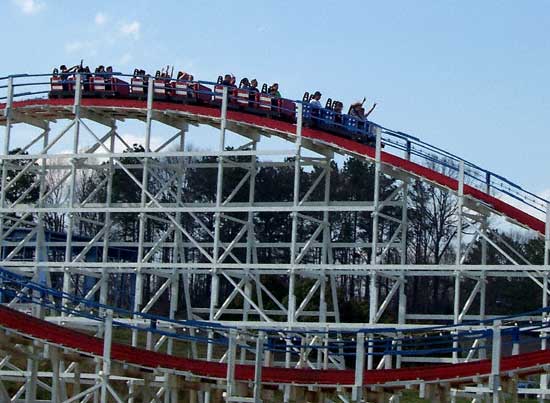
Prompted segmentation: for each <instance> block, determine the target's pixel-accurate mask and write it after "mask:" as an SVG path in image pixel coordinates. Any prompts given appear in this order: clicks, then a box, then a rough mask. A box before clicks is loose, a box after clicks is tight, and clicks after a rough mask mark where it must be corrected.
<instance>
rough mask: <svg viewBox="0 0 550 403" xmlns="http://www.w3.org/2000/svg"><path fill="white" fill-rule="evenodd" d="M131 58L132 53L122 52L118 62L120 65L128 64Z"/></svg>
mask: <svg viewBox="0 0 550 403" xmlns="http://www.w3.org/2000/svg"><path fill="white" fill-rule="evenodd" d="M131 60H132V55H131V54H130V53H124V54H123V55H122V57H121V58H120V60H119V61H118V62H119V63H120V64H122V65H125V64H128V63H129V62H130V61H131Z"/></svg>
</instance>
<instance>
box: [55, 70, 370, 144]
mask: <svg viewBox="0 0 550 403" xmlns="http://www.w3.org/2000/svg"><path fill="white" fill-rule="evenodd" d="M173 73H174V72H173V68H172V72H169V70H168V67H167V68H166V70H164V69H162V70H158V71H157V72H156V73H155V75H154V76H151V75H150V74H147V73H146V71H145V70H143V69H139V68H136V69H135V70H134V73H133V75H132V76H131V78H130V83H128V82H126V81H123V80H121V79H119V78H118V77H117V74H115V73H113V69H112V67H111V66H108V67H107V68H105V67H104V66H98V67H97V68H96V69H95V71H94V73H91V70H90V68H89V67H87V66H86V67H84V66H82V63H81V64H80V65H77V66H73V67H71V68H67V67H66V66H65V65H62V66H61V67H60V68H59V70H58V69H54V72H53V75H52V78H51V92H50V94H49V96H50V97H52V98H62V97H72V96H74V83H75V74H80V75H81V79H82V90H83V94H82V96H83V97H91V98H94V97H101V98H107V97H111V98H134V99H141V100H145V99H146V98H147V93H148V88H149V85H152V89H153V94H154V98H155V100H158V101H167V102H177V103H191V104H198V105H205V106H215V107H220V105H221V103H222V100H223V92H224V89H225V88H227V92H228V105H227V106H228V108H229V109H232V110H238V111H242V112H246V113H251V114H255V115H262V116H267V117H270V118H274V119H279V120H283V121H288V122H292V123H295V122H296V103H295V102H293V101H291V100H288V99H285V98H282V97H281V93H280V92H279V84H278V83H273V84H272V85H270V86H268V85H267V84H263V85H262V87H261V89H259V88H258V86H259V85H258V80H257V79H255V78H254V79H252V80H248V78H243V79H241V81H240V82H239V85H238V86H237V85H236V82H237V80H236V78H235V76H234V75H232V74H225V75H224V76H219V77H218V79H217V82H216V84H215V85H214V86H213V88H210V87H208V86H206V85H203V84H201V83H199V82H197V81H195V80H194V77H193V75H192V74H189V73H186V72H184V71H179V72H178V73H177V76H176V79H175V80H174V79H173V78H172V76H173ZM150 80H152V84H150ZM321 98H322V94H321V92H319V91H315V92H312V93H311V94H310V93H309V92H306V93H305V94H304V96H303V99H302V101H303V103H302V105H303V115H302V116H303V122H304V125H305V126H309V127H313V128H319V129H322V130H326V131H329V132H332V133H335V134H337V135H340V136H344V137H348V138H352V139H353V140H356V141H360V142H362V143H367V144H372V142H373V133H372V131H371V125H370V123H369V122H368V117H369V115H370V114H371V113H372V112H373V111H374V109H375V108H376V103H374V104H373V105H372V107H371V108H370V109H369V110H368V112H365V108H364V107H363V105H364V103H365V99H363V101H358V102H354V103H353V104H351V105H350V108H349V110H348V113H347V114H344V113H343V108H344V104H343V103H342V102H341V101H333V100H332V99H330V98H329V99H328V100H327V102H326V104H325V106H324V107H323V106H322V104H321Z"/></svg>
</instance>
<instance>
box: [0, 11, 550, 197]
mask: <svg viewBox="0 0 550 403" xmlns="http://www.w3.org/2000/svg"><path fill="white" fill-rule="evenodd" d="M0 15H1V16H2V23H1V28H0V34H1V37H2V38H3V52H2V54H3V57H2V61H1V63H0V70H1V71H0V73H1V74H0V75H4V73H20V72H28V73H41V72H49V71H51V69H52V68H53V67H54V66H59V65H60V64H62V63H65V64H77V63H78V62H79V61H80V59H81V58H83V59H84V60H85V64H88V65H90V66H95V65H97V64H105V65H108V64H112V65H113V66H114V67H115V70H119V71H127V72H130V71H132V70H133V68H134V67H135V66H140V67H143V68H146V69H148V70H156V69H159V68H160V67H162V66H165V65H167V64H170V65H172V64H174V65H175V66H176V70H177V69H183V70H186V71H190V72H192V73H193V74H194V75H195V77H196V78H200V79H204V80H213V79H215V78H216V76H217V75H218V74H221V73H224V72H232V73H234V74H235V75H237V76H238V77H242V76H247V77H249V78H252V77H257V78H258V80H259V81H260V82H264V81H278V82H279V83H280V87H281V92H282V94H283V96H285V97H289V98H301V96H302V94H303V91H304V90H309V91H311V90H316V89H318V90H320V91H321V92H323V95H324V99H326V97H329V96H330V97H332V98H337V99H341V100H343V101H344V103H345V104H346V105H347V104H348V103H349V102H350V101H353V100H356V99H361V98H362V97H363V96H366V97H367V100H368V101H367V102H372V101H377V102H378V108H377V109H376V111H375V113H374V114H373V115H372V118H373V120H374V121H376V122H378V123H380V124H382V125H384V126H386V127H390V128H393V129H396V130H401V131H405V132H408V133H410V134H413V135H416V136H418V137H420V138H422V139H423V140H425V141H427V142H431V143H433V144H434V145H437V146H440V147H442V148H444V149H447V150H449V151H451V152H453V153H455V154H458V155H460V156H462V157H464V158H466V159H468V160H470V161H472V162H474V163H477V164H479V165H481V166H483V167H485V168H487V169H490V170H492V171H493V172H497V173H500V174H502V175H504V176H506V177H508V178H509V179H511V180H513V181H515V182H516V183H518V184H520V185H522V186H524V187H525V188H527V189H529V190H532V191H534V192H536V193H541V194H544V195H545V196H547V197H548V198H550V159H549V158H548V156H549V150H550V130H549V128H550V124H549V123H550V113H549V111H550V39H549V38H550V37H549V35H548V27H550V1H542V0H540V1H535V0H533V1H529V2H515V1H511V0H510V1H490V0H487V1H435V0H433V1H424V0H418V1H360V0H357V1H347V2H343V1H287V0H278V1H233V2H230V1H215V0H209V1H198V0H196V1H184V0H182V1H155V2H153V1H145V0H133V1H116V2H93V1H91V2H74V1H64V0H57V1H54V0H4V1H2V2H1V3H0Z"/></svg>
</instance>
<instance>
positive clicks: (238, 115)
mask: <svg viewBox="0 0 550 403" xmlns="http://www.w3.org/2000/svg"><path fill="white" fill-rule="evenodd" d="M72 105H73V100H72V99H31V100H25V101H17V102H14V103H13V105H12V109H13V110H14V111H20V112H22V113H30V114H32V116H36V117H43V118H44V119H55V118H62V117H64V115H68V114H70V111H69V110H67V109H66V107H70V106H72ZM81 105H82V107H83V108H86V107H88V108H101V109H105V110H110V113H111V114H112V116H113V117H115V118H116V117H124V116H125V115H126V114H127V112H125V111H132V110H133V111H136V110H138V111H143V112H145V110H146V108H147V103H146V101H139V100H126V99H109V98H107V99H93V98H92V99H90V98H85V99H82V101H81ZM5 107H6V105H5V104H0V109H5ZM153 110H154V111H155V112H157V113H161V114H162V113H164V112H168V111H170V112H175V113H180V114H183V115H186V116H187V117H188V118H189V119H191V120H193V119H206V120H210V121H214V122H215V121H217V120H219V119H220V110H219V109H215V108H212V107H206V106H198V105H185V104H174V103H170V102H162V101H154V102H153ZM227 120H228V122H229V123H233V124H236V125H239V126H244V127H250V128H255V129H259V130H263V131H266V132H274V133H278V134H279V135H283V136H287V137H290V138H292V137H294V136H295V135H296V125H294V124H292V123H287V122H283V121H280V120H275V119H270V118H267V117H262V116H256V115H252V114H249V113H244V112H239V111H227ZM0 122H1V123H4V122H5V118H4V117H2V118H0ZM302 136H303V137H304V138H307V139H308V140H310V141H312V142H313V143H317V144H321V145H323V146H328V147H329V148H331V149H334V150H336V151H338V152H343V153H345V154H348V155H354V156H361V157H364V158H367V159H370V160H374V158H375V151H376V150H375V149H374V148H373V147H370V146H368V145H364V144H361V143H358V142H355V141H353V140H350V139H346V138H343V137H339V136H336V135H334V134H331V133H328V132H325V131H321V130H317V129H313V128H307V127H304V128H303V129H302ZM381 162H382V164H384V165H386V166H388V167H390V169H394V170H400V171H403V172H405V173H406V174H408V175H412V176H414V177H417V178H421V179H423V180H427V181H429V182H431V183H433V184H436V185H438V186H441V187H444V188H447V189H449V190H451V191H453V192H456V191H457V190H458V186H459V184H458V180H457V179H455V178H452V177H450V176H447V175H445V174H442V173H440V172H437V171H435V170H434V169H431V168H428V167H425V166H423V165H420V164H418V163H416V162H413V161H410V160H407V159H404V158H401V157H399V156H397V155H394V154H391V153H389V152H385V151H382V154H381ZM464 194H465V196H467V197H469V198H471V199H472V201H473V202H474V203H478V204H481V205H483V206H484V207H486V208H489V209H490V210H491V211H492V212H494V213H496V214H498V215H501V216H504V217H506V218H507V219H509V220H512V221H513V222H515V223H517V224H519V225H521V226H523V227H525V228H529V229H532V230H534V231H536V232H538V233H539V234H541V235H544V234H545V222H544V221H542V220H540V219H538V218H537V217H534V216H533V215H531V214H529V213H527V212H526V211H524V210H522V209H520V208H518V207H515V206H513V205H511V204H509V203H507V202H505V201H503V200H502V199H500V198H498V197H495V196H493V195H491V194H489V193H486V192H484V191H482V190H480V189H478V188H476V187H474V186H470V185H468V184H465V186H464Z"/></svg>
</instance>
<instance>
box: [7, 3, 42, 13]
mask: <svg viewBox="0 0 550 403" xmlns="http://www.w3.org/2000/svg"><path fill="white" fill-rule="evenodd" d="M12 1H13V3H14V4H15V5H16V6H17V7H19V9H20V10H21V12H23V13H24V14H29V15H30V14H36V13H38V12H39V11H41V10H42V9H43V8H44V7H45V5H44V3H43V2H42V1H40V0H12Z"/></svg>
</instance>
